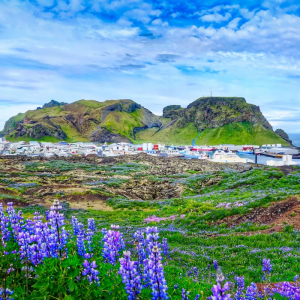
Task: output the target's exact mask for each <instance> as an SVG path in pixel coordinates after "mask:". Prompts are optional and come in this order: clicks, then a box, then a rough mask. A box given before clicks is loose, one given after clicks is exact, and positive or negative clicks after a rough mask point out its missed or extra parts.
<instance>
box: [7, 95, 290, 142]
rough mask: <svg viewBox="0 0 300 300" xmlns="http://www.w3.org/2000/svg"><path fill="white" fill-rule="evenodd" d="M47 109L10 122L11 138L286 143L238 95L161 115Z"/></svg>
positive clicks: (117, 104)
mask: <svg viewBox="0 0 300 300" xmlns="http://www.w3.org/2000/svg"><path fill="white" fill-rule="evenodd" d="M43 107H44V108H43V109H41V108H39V109H37V110H31V111H27V112H26V113H22V114H18V115H17V116H15V117H12V118H10V119H9V120H8V121H7V122H6V124H5V127H4V130H3V132H2V135H6V137H7V139H8V140H13V141H16V140H25V141H29V140H44V141H46V140H48V141H58V140H66V141H94V142H121V141H124V142H134V143H140V142H143V141H147V142H160V143H165V144H191V143H192V140H193V139H194V138H195V137H196V136H197V135H198V133H199V132H201V134H200V138H199V139H198V141H197V144H210V145H213V144H225V143H226V144H229V143H230V144H258V145H262V144H266V143H273V144H275V143H281V144H283V145H289V143H288V141H287V140H284V139H283V138H282V137H281V136H279V135H278V134H276V133H275V132H273V129H272V126H271V125H270V123H269V122H268V121H267V120H266V119H265V117H264V116H263V114H262V113H261V111H260V109H259V107H258V106H255V105H252V104H248V103H247V102H246V100H245V99H244V98H239V97H211V98H210V97H206V98H205V97H203V98H199V99H197V100H196V101H194V102H192V103H191V104H190V105H188V107H187V108H182V107H181V106H180V105H170V106H167V107H165V108H164V109H163V116H162V117H160V116H156V115H154V114H153V113H152V112H151V111H149V110H148V109H146V108H144V107H142V106H141V105H139V104H137V103H136V102H134V101H132V100H128V99H125V100H107V101H104V102H98V101H95V100H79V101H76V102H74V103H71V104H65V103H63V102H62V103H59V102H57V101H53V100H52V101H51V102H50V103H48V104H45V105H44V106H43Z"/></svg>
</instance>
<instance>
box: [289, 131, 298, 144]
mask: <svg viewBox="0 0 300 300" xmlns="http://www.w3.org/2000/svg"><path fill="white" fill-rule="evenodd" d="M289 137H290V139H291V140H292V141H293V145H295V146H297V147H300V133H290V134H289Z"/></svg>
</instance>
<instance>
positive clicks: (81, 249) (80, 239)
mask: <svg viewBox="0 0 300 300" xmlns="http://www.w3.org/2000/svg"><path fill="white" fill-rule="evenodd" d="M84 236H85V232H84V229H82V230H80V232H79V233H78V234H77V252H78V254H79V255H80V256H84V254H85V253H86V249H85V244H84Z"/></svg>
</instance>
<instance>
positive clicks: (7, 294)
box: [0, 287, 14, 300]
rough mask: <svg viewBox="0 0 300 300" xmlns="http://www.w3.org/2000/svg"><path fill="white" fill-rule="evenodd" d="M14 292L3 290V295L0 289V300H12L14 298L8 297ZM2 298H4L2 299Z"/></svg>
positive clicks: (0, 288)
mask: <svg viewBox="0 0 300 300" xmlns="http://www.w3.org/2000/svg"><path fill="white" fill-rule="evenodd" d="M13 293H14V292H13V291H11V290H10V289H5V293H4V289H3V288H2V287H0V300H4V299H5V300H14V298H12V297H9V296H11V295H12V294H13ZM2 296H4V297H2Z"/></svg>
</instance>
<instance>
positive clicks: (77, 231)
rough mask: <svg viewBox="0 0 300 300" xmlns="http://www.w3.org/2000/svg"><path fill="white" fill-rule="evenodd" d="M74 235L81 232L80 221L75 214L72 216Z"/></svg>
mask: <svg viewBox="0 0 300 300" xmlns="http://www.w3.org/2000/svg"><path fill="white" fill-rule="evenodd" d="M72 226H73V235H74V236H77V234H78V233H79V222H78V220H77V218H76V217H75V216H72Z"/></svg>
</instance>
